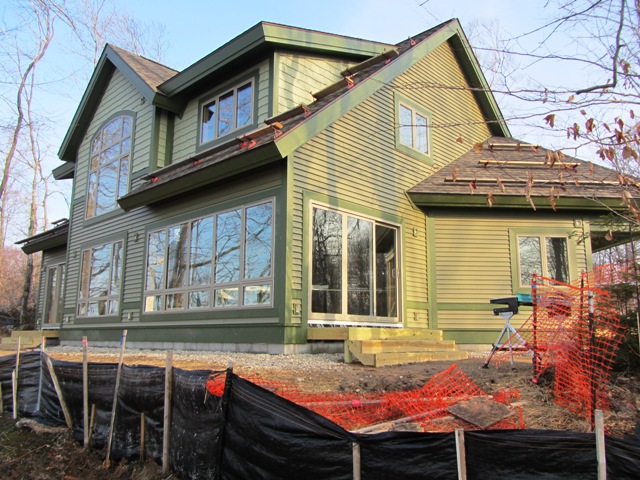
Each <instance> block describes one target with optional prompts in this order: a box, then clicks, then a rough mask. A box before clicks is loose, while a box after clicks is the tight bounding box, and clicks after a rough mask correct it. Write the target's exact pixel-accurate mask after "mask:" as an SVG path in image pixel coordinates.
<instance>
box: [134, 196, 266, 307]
mask: <svg viewBox="0 0 640 480" xmlns="http://www.w3.org/2000/svg"><path fill="white" fill-rule="evenodd" d="M265 203H271V274H270V275H269V276H266V277H260V278H255V279H250V280H247V279H243V278H242V277H243V275H244V256H245V250H246V248H245V245H246V244H245V235H244V233H245V232H246V230H245V229H246V217H245V215H246V213H245V212H246V209H248V208H251V207H254V206H256V205H262V204H265ZM237 209H241V210H242V226H243V227H245V229H243V230H242V234H243V235H242V236H241V246H242V248H241V249H240V256H239V257H240V258H239V262H240V272H241V274H240V280H238V281H236V282H225V283H215V281H214V275H215V238H216V218H217V216H218V215H222V214H224V213H227V212H231V211H234V210H237ZM208 217H213V241H214V244H213V245H212V261H211V283H210V284H206V285H193V286H190V285H189V284H188V281H187V285H185V286H183V287H178V288H163V289H150V290H147V285H146V282H147V280H146V279H147V268H148V259H149V236H150V235H151V234H153V233H157V232H165V234H166V235H167V238H168V231H169V229H170V228H171V227H175V226H177V225H181V224H183V223H188V224H189V225H191V224H192V222H195V221H198V220H201V219H203V218H208ZM275 230H276V200H275V197H269V198H265V199H261V200H258V201H255V202H251V203H246V204H242V205H238V206H235V207H232V208H228V209H225V210H220V211H217V212H214V213H211V214H209V215H202V216H199V217H195V218H190V219H187V220H184V221H182V222H178V223H173V224H170V225H167V226H165V227H163V228H156V229H153V230H150V231H149V232H148V233H147V235H146V246H145V257H144V258H145V267H144V286H143V302H146V299H147V297H152V296H155V295H161V296H163V297H165V300H164V301H163V303H164V304H165V305H166V296H167V295H172V294H180V293H181V294H183V295H184V296H185V299H184V301H183V306H182V307H181V308H171V309H168V308H166V307H165V308H164V309H161V310H145V306H144V304H143V308H142V310H143V315H158V314H167V313H185V312H190V313H196V312H211V311H228V310H248V309H264V308H272V307H273V295H274V273H275V252H274V250H275ZM187 235H188V238H187V244H188V245H191V228H189V229H188V232H187ZM168 248H169V244H168V242H167V244H166V245H165V250H164V257H165V260H166V259H167V258H168ZM187 264H190V257H188V258H187ZM166 273H167V271H166V269H165V270H164V271H163V275H164V281H165V282H166ZM188 277H189V275H187V279H188ZM263 285H267V286H269V287H270V289H271V295H270V301H269V303H261V304H257V305H244V295H243V292H244V289H245V288H246V287H251V286H263ZM226 288H237V289H238V304H237V305H232V306H222V307H220V306H215V291H216V290H222V289H226ZM201 291H208V292H209V298H210V305H209V306H208V307H194V308H189V293H190V292H201Z"/></svg>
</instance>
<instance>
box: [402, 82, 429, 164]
mask: <svg viewBox="0 0 640 480" xmlns="http://www.w3.org/2000/svg"><path fill="white" fill-rule="evenodd" d="M395 119H396V126H397V127H396V148H397V149H398V150H400V151H402V152H404V153H406V154H408V155H411V156H413V157H415V158H419V159H421V160H427V161H429V160H430V157H431V135H430V128H431V116H430V115H429V113H428V112H427V111H426V110H425V109H424V108H422V107H421V106H420V105H418V104H417V103H415V102H413V101H412V100H410V99H408V98H406V97H404V96H402V95H400V94H398V93H396V94H395Z"/></svg>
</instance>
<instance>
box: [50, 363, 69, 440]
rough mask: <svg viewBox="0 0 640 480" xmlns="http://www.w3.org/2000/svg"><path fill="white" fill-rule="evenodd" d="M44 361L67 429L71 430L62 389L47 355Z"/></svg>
mask: <svg viewBox="0 0 640 480" xmlns="http://www.w3.org/2000/svg"><path fill="white" fill-rule="evenodd" d="M44 360H45V362H46V363H47V368H48V369H49V374H50V375H51V380H53V387H54V388H55V389H56V394H57V395H58V400H59V401H60V407H61V408H62V414H63V415H64V421H65V422H66V423H67V427H69V428H72V427H73V425H72V423H71V414H70V413H69V409H68V408H67V402H65V401H64V396H63V395H62V389H61V388H60V382H58V376H57V375H56V371H55V370H54V369H53V364H52V363H51V358H50V357H49V355H47V356H45V357H44Z"/></svg>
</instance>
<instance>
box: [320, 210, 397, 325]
mask: <svg viewBox="0 0 640 480" xmlns="http://www.w3.org/2000/svg"><path fill="white" fill-rule="evenodd" d="M311 214H312V221H311V228H312V232H311V317H312V320H322V319H324V320H337V321H347V322H348V321H363V320H364V321H371V320H373V319H378V320H381V321H394V320H396V319H397V317H398V267H397V265H398V260H397V241H398V240H397V239H398V231H399V229H398V227H395V226H392V225H388V224H385V223H382V222H379V221H377V220H375V219H369V218H365V217H362V216H360V215H355V214H351V213H346V212H340V211H336V210H333V209H328V208H324V207H321V206H313V207H312V213H311Z"/></svg>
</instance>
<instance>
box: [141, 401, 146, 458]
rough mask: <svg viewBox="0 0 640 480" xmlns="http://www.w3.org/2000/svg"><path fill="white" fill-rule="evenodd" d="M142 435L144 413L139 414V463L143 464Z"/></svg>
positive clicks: (143, 431)
mask: <svg viewBox="0 0 640 480" xmlns="http://www.w3.org/2000/svg"><path fill="white" fill-rule="evenodd" d="M144 433H145V421H144V412H141V413H140V463H144Z"/></svg>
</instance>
